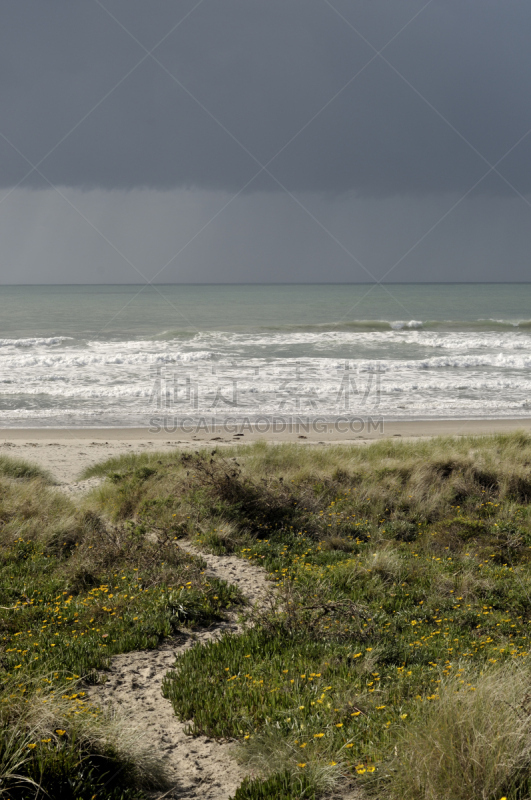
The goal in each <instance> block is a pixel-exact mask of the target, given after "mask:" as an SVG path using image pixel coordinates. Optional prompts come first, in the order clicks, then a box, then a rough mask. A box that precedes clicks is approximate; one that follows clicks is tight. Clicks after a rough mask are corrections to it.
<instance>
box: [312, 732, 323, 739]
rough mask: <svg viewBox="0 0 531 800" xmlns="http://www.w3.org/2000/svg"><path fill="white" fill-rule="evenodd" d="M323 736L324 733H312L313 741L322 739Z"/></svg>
mask: <svg viewBox="0 0 531 800" xmlns="http://www.w3.org/2000/svg"><path fill="white" fill-rule="evenodd" d="M323 736H324V733H314V735H313V738H314V739H322V738H323Z"/></svg>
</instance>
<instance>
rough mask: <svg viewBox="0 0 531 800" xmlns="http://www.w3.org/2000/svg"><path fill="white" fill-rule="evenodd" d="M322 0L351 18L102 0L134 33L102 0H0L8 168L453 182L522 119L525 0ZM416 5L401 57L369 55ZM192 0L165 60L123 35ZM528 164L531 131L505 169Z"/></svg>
mask: <svg viewBox="0 0 531 800" xmlns="http://www.w3.org/2000/svg"><path fill="white" fill-rule="evenodd" d="M196 2H197V0H196ZM332 2H333V5H334V6H335V8H336V9H337V11H338V12H339V14H340V15H342V17H343V19H342V18H341V17H340V16H339V15H338V14H336V13H334V11H333V10H332V9H331V8H330V6H329V5H328V4H327V2H325V0H223V1H222V2H221V0H204V1H203V2H202V3H201V4H200V5H199V6H198V7H197V8H195V10H193V7H194V5H195V3H194V0H179V2H176V0H151V2H147V1H146V0H103V5H104V6H105V8H106V9H108V11H109V12H110V13H111V14H112V15H114V16H115V17H116V18H117V20H119V21H120V22H121V23H122V24H123V26H124V27H125V28H126V29H127V30H128V31H129V32H130V33H131V34H132V36H131V35H129V34H128V33H127V32H126V30H124V29H123V28H122V27H120V25H119V24H117V22H116V21H115V20H113V19H112V18H111V17H110V16H109V14H107V13H106V12H105V11H104V10H103V8H102V7H101V6H100V5H99V4H98V2H96V0H77V2H71V0H3V3H2V8H1V10H0V133H1V134H3V136H4V137H5V138H3V139H0V182H1V183H2V185H3V186H9V185H13V184H15V183H17V182H18V181H20V180H21V179H22V178H23V177H24V175H25V174H26V172H27V171H28V169H29V165H28V160H29V161H30V162H31V163H33V164H36V163H39V162H41V160H42V162H41V163H40V166H39V169H40V170H41V171H42V173H43V175H44V176H45V177H46V178H47V179H48V180H50V181H51V182H53V183H54V184H62V185H67V186H75V187H87V188H88V187H100V188H107V189H109V188H111V189H132V188H135V187H144V186H145V187H154V188H158V189H171V188H176V187H199V188H204V189H223V190H229V191H235V190H239V189H241V188H242V187H243V186H245V184H247V183H248V182H250V183H249V186H248V189H249V190H259V189H262V190H263V189H267V190H274V189H277V190H278V189H279V188H280V187H279V185H278V183H276V182H275V180H274V178H276V179H278V181H280V182H281V183H282V184H283V185H284V186H286V187H287V188H288V189H290V190H292V191H301V190H302V191H312V192H332V193H341V192H345V191H354V192H356V193H358V194H361V195H379V196H386V195H393V194H397V193H410V194H411V193H413V194H424V193H432V192H452V191H454V192H463V191H466V190H467V189H469V188H470V187H471V186H472V185H473V184H475V183H476V182H477V181H478V180H480V178H481V177H482V175H483V174H484V173H485V172H486V171H487V170H488V168H489V166H488V163H487V162H489V163H490V164H495V163H496V162H498V161H499V160H500V159H502V158H503V157H504V155H505V154H506V152H507V151H508V150H509V148H511V147H512V146H513V145H514V144H515V142H517V141H518V140H519V139H520V138H521V137H522V136H524V135H525V133H526V132H527V130H528V129H530V128H531V105H530V104H529V102H528V82H529V74H530V66H531V55H530V50H529V47H528V41H529V33H530V31H531V5H530V4H529V2H528V1H527V0H505V2H503V3H501V2H499V0H496V2H494V0H433V2H432V3H431V4H430V5H429V6H428V7H427V8H425V9H424V10H422V11H421V9H422V7H423V6H424V4H425V0H332ZM419 11H420V13H419V14H418V16H417V17H416V18H415V19H414V20H413V22H412V23H411V24H410V25H408V26H407V27H406V28H405V30H403V31H402V32H401V33H400V34H399V35H398V36H397V37H396V38H395V39H394V41H392V42H391V44H390V45H389V47H388V48H387V49H385V50H384V53H383V55H384V57H385V58H386V59H387V60H388V61H389V62H390V64H391V65H392V66H393V67H394V68H395V69H396V70H397V71H398V72H396V71H394V69H393V68H392V67H391V66H390V64H388V63H386V62H384V61H383V60H382V59H381V58H379V57H377V58H374V60H373V61H372V62H371V63H370V64H369V65H368V66H367V67H366V68H365V65H366V64H367V62H368V61H369V60H370V59H371V58H373V57H374V55H375V52H374V50H373V49H372V48H371V46H370V45H371V44H372V45H373V47H375V48H377V49H380V48H382V47H384V46H385V45H386V43H387V42H389V40H390V39H391V38H392V37H393V36H394V35H395V34H396V33H397V32H398V31H400V29H401V28H402V27H403V26H405V25H407V23H408V22H409V21H410V20H411V18H412V17H413V16H414V15H415V14H416V13H417V12H419ZM188 12H191V13H190V14H189V16H188V17H187V18H186V19H185V20H184V21H183V22H182V24H181V25H179V26H178V27H177V28H176V29H175V30H174V31H173V32H172V33H171V34H170V35H169V36H167V38H166V39H165V40H164V41H163V42H162V44H160V46H159V47H157V48H156V49H155V51H154V55H155V56H156V58H157V59H158V60H159V61H160V65H159V64H157V63H155V62H154V61H153V60H152V59H151V58H150V57H146V52H145V51H144V50H143V49H142V47H141V46H140V45H139V44H138V43H137V42H135V41H134V39H133V38H132V37H136V38H137V39H138V40H139V41H140V42H141V43H142V45H144V47H145V48H147V49H148V50H150V49H151V48H153V47H155V45H157V43H158V42H159V41H160V40H161V39H162V38H163V37H164V36H165V35H166V34H168V32H169V31H170V30H171V29H172V28H173V27H174V26H175V25H176V24H177V23H178V22H179V21H180V20H181V19H182V18H183V17H185V15H186V14H187V13H188ZM351 26H353V27H351ZM353 28H356V29H357V30H358V31H359V33H360V34H361V36H360V35H358V33H356V31H355V30H354V29H353ZM363 37H365V39H366V41H365V40H364V38H363ZM369 43H370V44H369ZM141 59H144V60H143V61H142V63H140V64H139V62H140V61H141ZM161 65H162V66H161ZM165 70H167V71H165ZM360 71H361V72H360ZM358 72H360V74H359V75H358V76H357V77H356V78H355V79H354V80H351V79H352V78H353V76H355V75H356V74H357V73H358ZM128 73H130V74H128ZM398 73H400V75H399V74H398ZM171 75H173V76H175V78H176V79H177V80H178V82H179V83H180V84H181V85H179V83H177V82H176V81H175V80H173V79H172V77H171ZM126 76H127V77H126ZM401 76H403V77H401ZM404 79H405V80H404ZM120 81H121V83H119V82H120ZM349 81H351V82H350V83H348V82H349ZM118 83H119V85H118V87H117V88H116V89H115V88H114V87H115V86H116V84H118ZM408 83H409V84H410V85H408ZM346 84H348V85H347V86H346V88H343V87H345V85H346ZM342 89H343V91H341V92H340V90H342ZM338 92H340V94H339V95H338V96H337V97H336V98H335V99H334V100H332V102H330V104H329V105H328V106H327V107H326V108H325V110H324V111H323V112H322V113H319V112H320V111H321V109H322V108H323V106H325V104H327V103H329V101H330V100H331V99H332V98H333V97H334V95H336V93H338ZM107 94H108V96H107V97H106V99H104V100H103V102H101V103H100V101H101V100H102V98H104V97H105V95H107ZM421 95H422V96H421ZM423 98H425V99H423ZM426 101H428V102H426ZM98 103H100V104H99V105H98V106H97V108H95V110H93V111H91V109H93V107H94V106H95V105H96V104H98ZM88 112H91V113H89V114H88ZM87 114H88V116H86V115H87ZM316 115H317V116H316ZM85 116H86V119H84V120H83V118H84V117H85ZM313 117H315V119H313V121H312V122H311V123H310V124H309V125H307V127H306V128H304V130H303V131H302V133H300V134H299V131H300V130H301V128H303V126H305V125H306V123H307V122H308V121H309V120H311V119H312V118H313ZM442 117H444V118H445V119H446V120H447V122H445V121H444V119H443V118H442ZM81 120H83V121H82V122H81V123H80V121H81ZM78 123H80V124H78ZM218 123H219V124H218ZM76 125H77V127H76V128H75V130H73V132H71V130H72V128H74V127H75V126H76ZM231 134H232V135H231ZM233 137H234V138H233ZM293 137H295V138H293ZM62 139H64V140H63V141H62V142H61V143H60V144H59V145H58V146H57V147H56V145H57V143H58V142H60V140H62ZM292 139H293V140H292ZM236 140H237V141H236ZM291 140H292V141H291ZM465 140H466V141H465ZM8 142H10V143H11V144H9V143H8ZM288 143H289V144H288ZM286 144H287V146H286ZM11 145H14V146H15V148H17V149H18V151H19V152H17V151H16V150H15V149H14V148H13V147H12V146H11ZM53 148H55V149H53ZM282 148H284V149H282ZM52 149H53V151H52V152H51V153H50V154H49V152H50V151H51V150H52ZM279 151H281V152H280V153H279ZM278 153H279V154H278ZM48 154H49V155H48ZM277 154H278V155H277ZM275 156H276V157H275ZM24 157H25V158H24ZM25 159H27V160H25ZM270 160H271V163H270V164H269V167H268V169H269V170H270V171H271V173H272V175H273V176H274V178H273V177H271V176H270V175H267V174H266V173H264V172H262V174H261V175H259V176H258V177H257V178H255V179H254V180H253V176H254V175H255V174H256V173H257V172H258V171H259V169H260V164H264V163H267V162H269V161H270ZM257 162H259V163H257ZM530 167H531V137H529V138H528V139H526V140H524V141H523V143H522V144H520V145H519V146H518V147H517V148H516V149H514V150H513V151H512V152H511V153H510V155H509V156H508V157H507V159H506V160H504V161H501V163H500V165H499V170H500V171H501V172H502V173H503V174H504V175H506V176H507V178H508V179H509V180H510V181H511V182H512V183H513V184H514V185H516V186H517V188H518V190H519V191H521V192H527V191H529V190H530V189H531V185H530V184H531V169H530ZM492 177H493V176H491V179H490V180H488V181H485V184H484V187H485V192H488V193H490V194H493V193H494V194H496V193H499V194H510V192H511V190H510V189H509V187H508V186H507V184H506V183H504V182H503V180H502V178H500V177H497V176H494V180H492ZM24 185H26V186H45V185H46V182H45V180H44V179H43V178H42V177H41V176H39V174H38V173H37V172H33V173H32V174H31V175H30V176H29V177H28V178H27V179H26V180H25V184H24ZM480 188H481V186H480Z"/></svg>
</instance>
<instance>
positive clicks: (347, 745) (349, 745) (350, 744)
mask: <svg viewBox="0 0 531 800" xmlns="http://www.w3.org/2000/svg"><path fill="white" fill-rule="evenodd" d="M345 747H354V745H353V743H352V742H349V743H348V744H346V745H345Z"/></svg>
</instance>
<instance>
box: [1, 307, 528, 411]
mask: <svg viewBox="0 0 531 800" xmlns="http://www.w3.org/2000/svg"><path fill="white" fill-rule="evenodd" d="M530 333H531V331H530V330H529V329H527V330H524V329H520V328H513V329H512V330H502V331H479V330H470V331H466V332H458V331H434V330H426V329H425V328H424V327H423V325H422V323H420V322H418V321H416V320H410V321H409V322H400V323H396V324H395V323H393V326H390V325H388V327H387V329H385V330H384V329H382V328H380V329H378V330H368V329H366V328H365V329H358V330H315V329H313V330H306V331H301V330H288V331H279V330H277V331H263V330H262V331H254V332H251V333H242V332H234V331H233V332H227V331H203V332H200V333H197V334H194V335H192V334H190V335H188V336H187V337H182V336H181V337H178V338H173V339H172V338H165V339H160V338H157V339H145V340H139V339H130V340H123V339H122V340H111V339H109V340H82V339H77V340H73V339H70V338H68V337H63V336H54V337H34V338H27V339H7V338H6V339H2V340H0V420H1V422H2V424H4V425H9V424H17V421H18V422H19V423H20V424H30V422H31V421H32V420H33V421H35V424H52V423H54V422H55V424H57V423H59V424H66V423H67V422H68V423H71V424H83V423H85V424H91V422H92V423H98V424H149V419H150V417H152V416H153V415H154V414H158V413H161V408H162V409H163V410H164V413H170V414H172V413H175V414H185V415H187V416H190V415H191V416H200V415H203V414H207V415H208V414H212V413H216V414H217V415H218V416H219V415H221V416H223V415H234V414H236V415H249V416H253V415H254V416H260V415H264V414H265V415H275V414H278V413H282V414H289V413H305V414H310V415H311V414H313V415H315V414H318V415H325V416H326V415H328V416H334V415H337V414H342V413H345V412H348V413H353V414H361V415H363V414H371V413H372V414H376V413H377V414H381V415H384V416H385V415H387V416H390V417H400V416H406V417H407V416H430V415H431V416H467V415H470V416H476V415H479V416H480V415H482V414H483V415H492V416H508V415H513V416H518V415H525V414H527V413H529V401H528V398H529V397H531V376H530V374H529V368H530V367H531V335H530ZM21 349H22V352H21ZM157 381H159V382H160V383H161V386H160V387H157ZM161 398H162V400H161Z"/></svg>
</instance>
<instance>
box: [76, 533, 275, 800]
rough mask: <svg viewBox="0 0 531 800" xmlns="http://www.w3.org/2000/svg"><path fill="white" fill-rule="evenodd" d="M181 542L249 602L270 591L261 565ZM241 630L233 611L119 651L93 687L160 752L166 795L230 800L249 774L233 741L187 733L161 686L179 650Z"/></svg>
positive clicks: (93, 692)
mask: <svg viewBox="0 0 531 800" xmlns="http://www.w3.org/2000/svg"><path fill="white" fill-rule="evenodd" d="M180 546H181V547H183V549H185V550H187V551H188V552H190V553H192V554H193V555H198V556H200V557H201V558H202V559H203V560H204V561H206V563H207V565H208V566H207V574H209V575H211V576H213V577H216V578H221V579H222V580H225V581H227V582H229V583H232V584H234V585H236V586H239V588H240V589H241V590H242V592H243V593H244V594H245V596H246V597H247V598H248V600H249V602H250V603H251V604H254V603H261V602H262V601H263V600H264V598H265V596H266V594H267V593H268V591H271V589H270V586H271V584H270V583H269V582H268V581H267V578H266V574H265V572H264V571H263V570H262V569H260V568H259V567H256V566H254V565H252V564H249V563H247V562H246V561H243V560H242V559H240V558H237V557H236V556H213V555H209V554H205V553H202V552H199V551H198V550H196V549H195V548H194V547H193V546H192V545H190V544H189V543H181V544H180ZM239 630H240V627H239V625H238V622H237V614H236V613H234V612H231V613H229V614H228V615H227V620H226V621H225V622H222V623H220V624H218V625H215V626H212V627H211V628H210V629H208V630H204V631H200V632H198V633H195V634H193V635H188V636H185V635H183V636H182V637H181V638H178V639H175V640H173V641H166V642H164V643H163V645H162V646H161V647H160V648H159V649H158V650H147V651H141V652H133V653H125V654H123V655H119V656H115V657H114V658H113V659H112V663H111V669H110V672H109V673H108V679H107V681H106V683H105V684H103V685H101V686H97V687H94V688H93V689H91V692H90V694H91V697H92V699H93V700H94V701H95V702H97V703H98V704H99V705H103V706H105V705H108V704H110V705H114V706H117V707H121V708H123V710H124V711H126V712H127V715H128V716H130V717H131V718H132V719H134V721H135V725H138V727H139V728H141V729H142V731H143V738H144V741H145V742H146V743H149V745H150V747H151V748H152V749H153V751H154V752H155V753H160V755H161V757H162V760H163V763H164V764H165V767H166V770H167V773H168V776H169V779H170V782H171V784H172V785H173V787H174V788H173V789H172V790H171V791H170V793H169V794H167V795H165V796H166V797H167V798H168V800H169V799H170V798H174V799H175V800H177V798H183V799H184V798H186V800H199V799H200V798H201V799H202V800H228V798H229V797H231V796H232V795H233V794H234V792H235V791H236V789H237V788H238V786H239V785H240V783H241V782H242V780H243V778H244V777H245V773H244V772H243V770H242V769H241V768H240V766H239V765H238V764H237V763H236V761H235V760H234V758H233V752H234V748H235V746H236V745H235V743H233V742H218V741H216V740H214V739H208V738H207V737H205V736H198V737H191V736H188V735H187V734H186V733H185V730H186V727H187V725H186V723H183V722H180V721H179V720H178V719H177V718H176V717H175V714H174V711H173V707H172V705H171V703H170V702H169V701H168V700H166V699H165V698H163V696H162V690H161V687H162V681H163V678H164V676H165V675H166V673H167V672H168V670H171V668H172V667H173V666H174V665H175V660H176V658H177V656H178V655H180V654H181V653H184V652H185V651H186V650H188V649H189V648H190V647H197V646H201V644H203V643H205V642H207V641H210V640H212V639H217V638H219V637H220V636H221V635H223V634H224V633H227V632H232V633H238V632H239Z"/></svg>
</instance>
